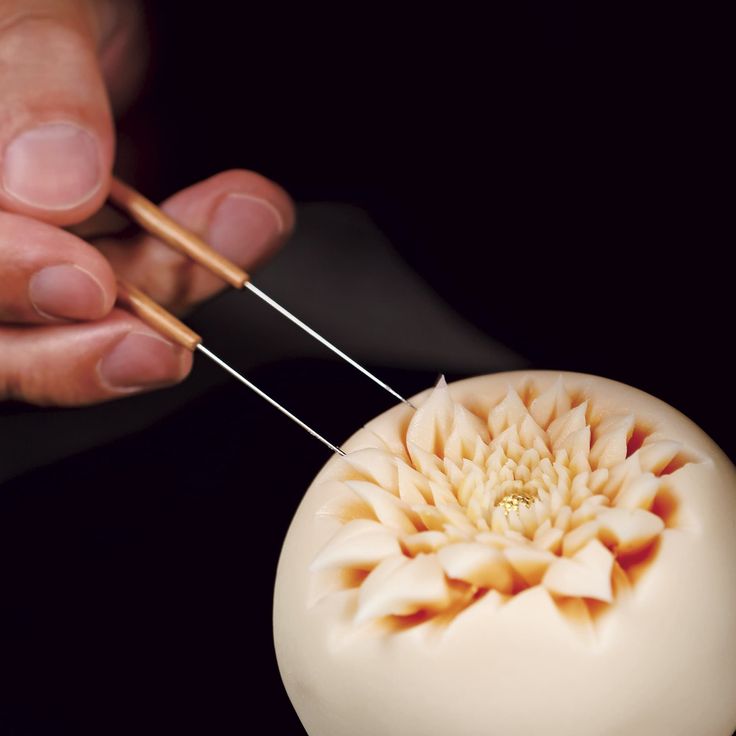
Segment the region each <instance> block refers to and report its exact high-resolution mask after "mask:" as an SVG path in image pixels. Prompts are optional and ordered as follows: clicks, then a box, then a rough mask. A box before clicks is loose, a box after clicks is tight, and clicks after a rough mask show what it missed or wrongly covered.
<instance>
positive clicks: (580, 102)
mask: <svg viewBox="0 0 736 736" xmlns="http://www.w3.org/2000/svg"><path fill="white" fill-rule="evenodd" d="M149 5H150V7H149V15H150V21H151V27H152V39H151V40H152V49H153V64H152V67H151V69H152V71H151V74H150V76H149V79H148V82H147V87H146V92H145V97H144V102H143V104H142V105H141V106H139V107H138V108H136V109H135V110H131V111H130V112H129V113H128V114H126V116H125V117H124V119H123V120H122V121H121V131H122V136H123V141H124V143H123V145H122V146H121V151H122V152H123V154H124V155H125V156H126V161H125V162H124V166H126V167H127V168H128V169H129V170H132V171H133V178H134V181H135V182H136V183H137V184H138V185H139V186H140V187H141V188H142V189H144V190H145V191H147V192H149V193H151V194H152V195H153V196H161V197H162V196H165V195H166V194H168V193H169V192H171V191H173V190H174V189H175V188H177V187H180V186H185V185H186V184H188V183H190V182H192V181H194V180H196V179H197V178H201V177H205V176H208V175H210V174H213V173H215V172H216V171H218V170H221V169H225V168H232V167H237V166H242V167H246V168H252V169H255V170H258V171H261V172H262V173H264V174H266V175H267V176H270V177H272V178H273V179H275V180H277V181H279V182H280V183H282V184H283V185H284V186H285V187H286V189H287V190H289V191H290V192H291V193H292V195H293V196H294V197H295V199H296V200H297V201H313V200H336V201H344V202H351V203H354V204H356V205H358V206H360V207H362V208H364V209H365V210H366V211H367V212H368V213H369V214H370V216H371V217H372V218H373V219H374V220H375V222H376V223H378V225H379V226H380V228H381V229H382V230H383V231H384V232H385V233H386V234H387V235H388V236H389V238H390V239H391V241H392V242H393V243H394V245H395V246H396V247H397V248H398V250H399V251H400V253H401V254H402V256H403V257H404V258H405V259H406V260H407V261H408V262H409V263H410V264H411V265H412V266H413V267H414V268H415V269H416V270H417V271H418V272H419V273H420V274H421V275H422V276H423V277H424V279H426V281H427V282H428V283H430V284H431V285H432V286H433V287H434V288H435V289H436V290H437V292H438V293H439V294H440V295H441V296H442V297H443V298H445V299H446V300H447V301H448V302H449V303H450V304H452V305H453V306H454V307H455V308H456V309H458V310H459V311H461V312H462V313H463V314H464V315H465V316H466V317H467V318H468V319H470V320H471V321H472V322H474V323H475V324H476V325H478V326H479V327H480V328H481V329H482V330H484V331H485V332H487V333H488V334H489V335H491V336H493V337H495V338H497V339H500V340H501V341H503V342H505V343H506V344H507V345H509V346H510V347H512V348H513V349H515V350H516V351H517V352H519V353H520V354H522V355H524V356H526V357H527V358H529V359H530V360H531V362H532V363H533V364H534V365H535V366H536V367H540V368H560V369H568V370H578V371H586V372H592V373H598V374H601V375H605V376H608V377H611V378H616V379H618V380H622V381H625V382H627V383H631V384H633V385H635V386H638V387H640V388H643V389H644V390H647V391H649V392H651V393H654V394H655V395H657V396H659V397H661V398H663V399H665V400H666V401H668V402H670V403H672V404H673V405H675V406H676V407H677V408H679V409H680V410H681V411H683V412H685V413H687V414H688V415H689V416H691V417H692V418H693V419H694V420H695V421H696V422H697V423H698V424H700V425H701V426H702V427H704V428H705V429H706V431H708V432H709V433H710V434H711V435H712V436H713V437H714V438H715V439H716V440H717V441H718V442H719V444H721V446H723V447H724V449H726V451H727V452H729V454H730V455H731V456H732V457H733V456H734V455H735V454H736V445H735V444H734V440H735V438H734V433H733V431H732V429H731V420H730V417H731V416H732V415H733V410H734V400H733V395H732V392H731V391H730V390H729V388H728V386H729V377H730V375H731V369H730V366H729V365H728V360H727V358H726V354H727V352H728V350H727V348H728V344H729V341H730V339H731V334H732V330H731V328H730V325H729V318H730V315H731V309H730V299H729V296H730V291H731V289H732V287H731V286H730V282H731V279H730V277H729V273H728V269H727V268H726V267H725V263H724V261H723V256H722V254H721V248H722V247H723V245H722V241H720V240H719V239H718V237H717V234H714V230H713V228H712V219H713V217H712V212H713V208H712V206H711V205H710V203H709V202H708V201H707V195H706V194H705V190H706V188H705V187H704V182H703V181H702V177H701V175H700V174H699V173H698V169H697V165H696V164H697V159H698V156H699V155H700V150H701V146H702V138H701V133H700V132H698V131H697V129H696V128H694V127H691V126H690V122H691V121H692V120H693V119H694V118H697V115H698V113H697V110H694V109H692V107H689V104H688V102H687V101H686V100H683V99H682V98H680V97H679V96H678V90H679V84H680V82H681V81H682V77H681V74H680V63H681V58H680V57H679V56H678V52H677V51H675V52H670V51H667V50H664V49H663V48H660V46H658V45H657V42H656V39H652V38H649V39H645V40H646V41H647V42H648V43H649V45H648V46H645V48H644V49H643V51H645V52H647V51H648V52H649V53H644V54H643V55H642V53H641V52H642V49H641V48H639V49H637V51H636V53H634V52H633V50H632V48H631V47H630V40H621V41H620V42H616V43H613V44H611V43H610V37H608V36H607V35H606V32H605V24H606V21H607V19H605V18H603V19H601V18H598V19H597V21H596V22H594V23H593V24H592V25H590V26H588V25H585V26H583V24H582V22H581V21H580V19H578V18H577V17H576V16H575V13H574V12H573V10H572V7H571V5H568V4H566V3H562V4H558V5H557V7H555V8H554V9H553V10H551V9H549V8H548V7H547V4H546V3H526V4H524V5H523V6H519V9H518V10H517V11H514V12H506V11H505V10H504V11H499V10H497V9H496V10H494V11H493V14H491V13H490V12H489V9H488V8H486V9H485V10H484V13H483V14H482V15H481V14H480V13H479V12H477V11H473V12H471V11H469V10H467V9H465V8H464V7H462V6H460V5H454V6H452V7H442V8H441V9H437V10H429V9H428V8H426V7H425V8H423V9H422V10H421V11H419V10H418V11H416V12H410V11H408V10H405V11H402V12H399V11H398V10H396V8H394V9H393V10H391V11H381V10H378V9H377V8H375V7H373V8H360V6H354V5H344V6H342V7H341V8H340V9H332V10H330V11H327V10H326V9H320V8H318V7H316V6H314V5H311V4H310V5H309V6H308V7H303V8H301V9H300V10H296V11H295V10H294V9H293V8H290V7H289V8H287V7H286V6H281V5H278V6H274V5H271V6H269V7H268V8H263V7H248V8H243V7H240V6H239V7H237V8H236V6H235V4H230V3H217V2H213V3H208V5H207V8H206V9H203V8H202V7H196V8H195V7H193V8H191V9H190V8H189V7H187V6H186V5H185V4H183V3H176V4H171V3H165V2H159V3H150V4H149ZM630 24H631V25H632V26H635V25H636V23H635V20H634V19H631V20H630ZM604 37H605V38H606V40H607V41H608V43H607V44H606V45H605V51H604V50H602V49H601V48H600V43H599V42H601V41H602V39H603V38H604ZM623 38H627V39H628V37H622V39H623ZM133 144H134V145H133ZM133 150H136V151H137V152H136V153H135V157H133V153H132V151H133ZM440 368H441V367H438V370H439V369H440ZM294 371H299V372H301V373H302V374H303V375H306V376H308V377H309V381H310V385H314V386H315V387H316V388H315V392H314V395H312V396H305V395H303V393H302V392H300V391H299V390H297V389H296V388H295V387H294V386H293V385H292V382H291V380H290V376H292V375H293V372H294ZM384 375H385V374H384ZM255 377H256V378H257V380H258V381H259V382H260V383H261V384H262V385H263V386H264V387H266V388H268V389H272V390H274V393H277V394H278V395H279V396H280V397H282V398H283V399H284V401H285V402H286V403H287V404H288V405H289V406H291V407H293V408H294V409H295V410H296V411H297V413H299V412H300V411H303V412H304V414H305V415H310V414H311V415H314V410H315V406H316V405H317V404H316V402H317V398H316V397H318V396H319V395H320V388H322V389H323V390H324V391H327V390H332V389H334V388H335V386H338V385H339V386H344V387H345V388H346V390H351V392H352V384H350V381H351V380H353V379H352V378H351V377H346V376H345V372H344V371H339V372H338V371H337V370H336V369H335V368H334V367H333V366H332V365H331V364H321V363H311V362H300V363H298V364H294V363H289V362H286V363H284V364H282V365H276V366H270V367H268V368H267V369H264V370H261V371H259V372H257V375H256V376H255ZM389 377H390V378H391V380H392V381H393V382H394V383H395V384H396V385H397V386H398V387H399V388H402V389H406V390H409V388H410V387H416V386H417V385H421V386H424V385H427V384H428V383H429V382H430V381H431V380H432V378H433V377H434V376H424V375H423V376H419V375H416V374H415V375H407V374H404V373H399V372H395V373H394V374H393V375H390V376H389ZM355 380H356V381H358V380H360V379H355ZM344 382H348V383H347V384H346V383H344ZM235 391H238V390H237V389H235V388H232V387H228V388H226V389H221V390H219V391H217V392H214V393H211V394H209V395H207V396H206V397H204V398H201V399H199V400H198V401H197V402H195V403H193V404H189V405H187V406H185V407H184V408H183V409H181V410H180V411H179V412H178V413H177V414H176V415H175V416H174V417H173V418H170V419H167V420H164V421H163V422H160V423H159V424H157V425H156V426H155V427H153V428H152V429H150V430H148V431H147V432H145V433H142V434H140V435H135V436H132V437H129V438H128V439H125V440H122V441H119V442H117V443H115V444H113V445H111V446H109V447H106V448H103V449H98V450H96V451H94V452H90V453H87V454H84V455H81V456H76V457H74V458H70V459H68V460H65V461H63V462H61V463H56V464H54V465H52V466H49V467H46V468H39V469H36V470H34V471H32V472H29V473H26V474H24V475H23V476H21V477H18V478H16V479H14V480H12V481H9V482H7V483H5V484H4V486H3V487H2V498H1V499H0V502H1V503H2V509H1V513H0V547H1V549H2V555H0V559H2V560H4V562H3V563H1V564H0V578H1V579H2V591H3V592H2V599H0V621H2V624H3V625H2V626H1V627H0V631H2V632H3V633H2V634H1V635H0V658H1V661H2V664H1V665H0V668H1V670H0V671H2V675H3V678H2V687H3V695H2V697H1V698H0V704H1V705H0V733H8V734H10V733H12V734H26V733H28V734H31V733H49V734H58V733H64V734H67V733H69V734H76V733H82V732H89V733H107V734H116V733H121V734H122V733H126V734H128V733H179V734H187V733H221V734H227V733H243V732H246V733H247V732H249V731H254V732H259V733H260V732H263V731H264V730H266V731H267V732H271V733H299V732H300V726H299V724H298V721H297V720H296V718H295V716H294V714H293V711H292V710H291V708H290V706H289V704H288V701H287V700H286V698H285V695H284V693H283V690H282V688H281V685H280V680H279V678H278V673H277V671H276V666H275V660H274V657H273V653H272V643H271V638H270V611H271V609H270V596H271V591H272V585H273V576H274V572H275V564H276V560H277V556H278V550H279V545H280V542H281V540H282V538H283V535H284V533H285V530H286V527H287V525H288V521H289V519H290V517H291V514H292V513H293V509H294V508H295V505H296V503H297V502H298V496H299V494H300V493H301V491H302V490H303V489H304V488H305V487H306V484H307V483H308V482H309V479H310V478H311V477H313V475H314V473H315V472H316V470H317V469H318V467H319V466H320V465H321V463H322V462H323V460H324V457H323V454H322V453H321V452H315V448H314V445H313V441H312V440H311V439H310V438H308V437H306V436H302V435H301V434H300V433H299V431H298V430H296V429H293V428H291V427H286V428H284V424H283V422H281V421H280V420H279V422H278V430H277V432H278V436H279V440H278V442H274V440H273V439H272V437H273V436H275V434H272V433H270V431H269V430H270V428H271V427H273V426H274V425H275V422H276V420H275V419H274V415H273V414H272V413H271V410H269V409H268V408H265V407H263V406H262V405H260V404H259V403H258V400H257V399H255V398H251V397H249V396H246V397H243V395H242V392H238V400H237V402H234V398H233V397H234V392H235ZM353 395H354V396H356V397H360V396H362V395H365V393H364V392H362V391H360V390H356V391H355V392H353ZM356 401H358V402H359V401H360V399H359V398H356ZM366 402H367V403H366V405H365V406H362V407H361V406H360V405H359V406H356V407H355V416H370V415H371V414H375V413H376V410H375V408H376V403H375V397H374V396H373V395H370V399H369V398H366ZM380 408H381V407H379V409H380ZM15 410H16V411H18V408H17V407H16V408H15ZM11 418H12V417H11ZM39 421H43V413H42V412H41V413H39ZM324 424H325V426H327V427H330V428H331V432H332V436H335V437H340V436H345V435H347V434H349V433H350V432H351V431H352V430H353V428H354V417H350V416H346V415H345V412H344V411H342V410H341V409H339V408H338V407H333V408H332V409H328V410H327V414H326V415H325V417H324ZM203 427H207V431H206V432H203V431H202V428H203ZM284 442H288V443H289V446H290V448H293V452H294V461H293V463H292V464H290V465H288V466H286V467H285V466H284V464H283V462H282V461H281V460H280V459H279V452H280V443H284ZM274 468H278V469H279V470H278V476H274V471H273V469H274ZM264 506H267V507H268V508H269V514H270V516H269V518H270V519H272V521H271V522H270V523H269V524H268V525H267V526H264V525H263V523H262V516H261V515H259V509H262V508H263V507H264ZM264 714H268V716H269V717H272V718H273V722H272V726H271V727H270V730H268V729H263V728H262V727H256V726H254V723H255V722H258V721H260V720H261V719H262V718H263V716H264ZM2 728H5V731H4V732H3V731H2Z"/></svg>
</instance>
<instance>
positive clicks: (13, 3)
mask: <svg viewBox="0 0 736 736" xmlns="http://www.w3.org/2000/svg"><path fill="white" fill-rule="evenodd" d="M93 12H94V11H93V4H92V3H87V2H83V1H82V0H10V1H8V2H3V3H0V67H1V68H3V70H4V72H3V74H2V75H0V152H1V154H0V156H1V157H0V208H2V209H5V210H8V211H12V212H16V213H19V214H25V215H29V216H31V217H34V218H37V219H42V220H45V221H47V222H51V223H53V224H57V225H67V224H70V223H73V222H78V221H81V220H82V219H84V218H86V217H88V216H89V215H90V214H92V212H94V211H95V210H97V209H98V208H99V207H100V206H101V205H102V203H103V201H104V199H105V196H106V194H107V181H108V178H109V171H110V169H111V166H112V159H113V149H114V133H113V124H112V117H111V113H110V105H109V102H108V97H107V92H106V90H105V85H104V82H103V79H102V74H101V72H100V68H99V64H98V59H97V42H98V38H97V37H98V35H99V33H100V26H99V24H98V23H97V22H96V19H95V17H94V16H93Z"/></svg>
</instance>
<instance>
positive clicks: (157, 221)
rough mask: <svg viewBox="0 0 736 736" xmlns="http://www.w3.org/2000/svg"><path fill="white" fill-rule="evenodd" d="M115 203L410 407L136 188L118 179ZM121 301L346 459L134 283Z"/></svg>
mask: <svg viewBox="0 0 736 736" xmlns="http://www.w3.org/2000/svg"><path fill="white" fill-rule="evenodd" d="M110 201H111V202H112V203H113V204H115V205H116V206H117V207H118V208H119V209H121V210H122V211H123V212H125V213H126V214H127V215H128V216H129V217H130V219H131V220H133V221H134V222H135V223H136V224H138V225H140V227H142V228H143V229H144V230H146V231H147V232H149V233H151V235H154V236H155V237H157V238H158V239H159V240H161V241H163V242H164V243H166V244H167V245H169V246H171V247H172V248H173V249H174V250H176V251H178V252H179V253H181V254H183V255H185V256H187V257H189V258H191V259H192V260H193V261H195V262H196V263H198V264H199V265H200V266H203V267H204V268H206V269H207V270H208V271H211V272H212V273H213V274H215V275H216V276H219V277H220V278H221V279H223V280H224V281H226V282H227V283H228V284H230V285H231V286H234V287H235V288H236V289H243V288H245V289H248V290H249V291H251V292H253V293H254V294H255V295H256V296H257V297H259V298H260V299H262V300H263V301H265V302H266V303H267V304H268V305H269V306H271V307H273V308H274V309H275V310H277V311H278V312H279V313H280V314H282V315H283V316H284V317H286V318H287V319H289V320H291V321H292V322H293V323H294V324H296V325H298V326H299V327H300V328H301V329H302V330H304V331H305V332H306V333H307V334H309V335H310V336H311V337H313V338H314V339H316V340H318V341H319V342H320V343H322V344H323V345H324V346H325V347H327V348H329V349H330V350H332V352H334V353H335V354H336V355H338V356H339V357H340V358H342V359H343V360H344V361H346V362H347V363H349V364H350V365H351V366H353V368H356V369H357V370H359V371H360V372H361V373H363V374H364V375H366V376H368V378H370V379H371V380H372V381H374V382H375V383H377V384H378V385H379V386H380V387H381V388H383V389H384V390H386V391H388V392H389V393H390V394H391V395H392V396H394V397H395V398H397V399H399V401H402V402H404V403H406V404H409V406H411V403H410V402H409V401H407V400H406V399H405V398H404V397H403V396H401V395H400V394H399V393H397V392H396V391H394V389H392V388H391V387H390V386H389V385H388V384H387V383H384V382H383V381H381V379H379V378H378V377H377V376H374V375H373V374H372V373H371V372H370V371H369V370H367V369H366V368H364V367H363V366H362V365H360V363H358V362H356V361H355V360H353V359H352V358H351V357H350V356H349V355H346V354H345V353H344V352H343V351H342V350H340V349H339V348H337V347H336V346H335V345H333V344H332V343H331V342H330V341H329V340H327V339H326V338H324V337H322V335H320V334H319V333H318V332H316V331H315V330H313V329H312V328H311V327H309V325H307V324H305V323H304V322H302V321H301V320H300V319H299V318H298V317H296V316H295V315H293V314H292V313H291V312H289V311H288V310H287V309H285V308H284V307H282V306H281V305H280V304H279V303H278V302H276V301H274V300H273V299H271V297H269V296H268V295H267V294H265V293H264V292H263V291H261V290H260V289H259V288H258V287H256V286H254V285H253V284H252V283H251V280H250V276H249V275H248V273H247V272H245V271H244V270H243V269H242V268H240V267H239V266H237V265H235V264H234V263H232V262H231V261H229V260H228V259H227V258H225V257H224V256H222V255H220V254H219V253H218V252H217V251H216V250H214V249H213V248H212V247H211V246H209V245H208V244H207V243H206V242H205V241H204V240H202V239H201V238H200V237H199V236H197V235H195V234H194V233H192V232H190V231H189V230H187V229H186V228H185V227H182V226H181V225H180V224H179V223H178V222H176V221H175V220H173V219H172V218H171V217H169V216H168V215H167V214H166V213H165V212H163V211H162V210H161V209H159V208H158V207H156V205H155V204H153V202H151V201H150V200H148V199H146V198H145V197H144V196H143V195H142V194H139V193H138V192H137V191H135V189H133V188H132V187H130V186H128V185H127V184H125V183H124V182H122V181H121V180H120V179H117V178H115V177H113V179H112V184H111V187H110ZM118 301H119V302H120V303H122V304H123V305H124V306H125V307H126V308H127V309H129V310H130V311H131V312H133V313H134V314H135V315H136V316H138V317H139V318H140V319H142V320H143V321H144V322H146V323H147V324H148V325H150V326H151V327H153V328H154V329H155V330H158V331H159V332H161V333H162V334H164V335H166V337H168V338H169V339H171V340H173V341H174V342H175V343H176V344H178V345H181V346H182V347H184V348H186V349H187V350H191V351H192V352H194V351H195V350H198V351H199V352H201V353H202V354H204V355H206V356H207V357H208V358H209V359H210V360H212V361H214V362H215V363H217V365H219V366H220V367H221V368H223V369H224V370H226V371H227V372H228V373H229V374H230V375H232V376H233V377H235V378H237V379H238V380H239V381H240V382H241V383H243V384H245V385H246V386H247V387H248V388H249V389H251V390H252V391H254V392H255V393H257V394H258V395H259V396H260V397H261V398H263V399H265V400H266V401H267V402H268V403H269V404H271V406H273V407H275V408H276V409H278V410H279V411H280V412H281V413H282V414H285V415H286V416H287V417H289V419H291V420H292V421H293V422H296V423H297V424H298V425H299V426H300V427H301V428H302V429H305V430H306V431H307V432H309V434H311V435H312V436H313V437H315V438H316V439H318V440H319V441H320V442H322V443H323V444H324V445H326V446H327V447H329V448H330V450H332V451H333V452H336V453H338V454H339V455H344V454H345V453H344V452H343V451H342V450H341V449H340V448H339V447H337V446H336V445H333V444H332V443H331V442H330V441H328V440H326V439H325V438H324V437H322V435H320V434H319V433H317V432H316V431H315V430H313V429H312V428H311V427H310V426H308V425H307V424H305V423H304V422H303V421H302V420H301V419H299V418H298V417H297V416H295V415H294V414H292V413H291V412H290V411H289V410H288V409H286V408H285V407H283V406H282V405H281V404H279V403H278V402H277V401H276V400H275V399H273V398H271V397H270V396H269V395H268V394H266V393H265V392H264V391H262V390H261V389H259V388H258V387H257V386H256V385H255V384H254V383H252V382H251V381H249V380H248V379H247V378H245V377H244V376H242V375H241V374H240V373H238V372H237V371H236V370H235V369H234V368H232V367H231V366H229V365H228V364H227V363H226V362H225V361H224V360H222V359H221V358H219V357H218V356H217V355H215V354H214V353H212V352H211V351H210V350H208V349H207V348H206V347H205V346H204V345H203V344H202V337H201V336H200V335H198V334H197V333H196V332H194V330H192V329H190V328H189V327H187V326H186V325H185V324H184V323H183V322H181V321H180V320H178V319H177V318H176V317H174V315H173V314H171V313H170V312H168V311H166V310H165V309H164V308H163V307H162V306H160V305H159V304H157V303H156V302H155V301H153V299H151V298H150V297H148V296H147V295H146V294H144V293H143V292H142V291H140V289H137V288H136V287H135V286H133V285H132V284H129V283H127V282H125V281H123V280H118Z"/></svg>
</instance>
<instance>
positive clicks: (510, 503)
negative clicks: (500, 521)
mask: <svg viewBox="0 0 736 736" xmlns="http://www.w3.org/2000/svg"><path fill="white" fill-rule="evenodd" d="M535 500H536V496H535V495H534V493H532V492H531V491H528V490H526V488H522V489H521V490H518V491H512V492H511V493H507V494H506V495H505V496H503V498H501V499H500V500H499V501H497V502H496V506H501V507H502V508H503V512H504V514H506V516H508V515H509V514H510V513H511V512H512V511H517V512H518V510H519V507H521V506H525V507H526V508H529V507H530V506H531V505H532V504H533V503H534V501H535Z"/></svg>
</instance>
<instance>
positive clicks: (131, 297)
mask: <svg viewBox="0 0 736 736" xmlns="http://www.w3.org/2000/svg"><path fill="white" fill-rule="evenodd" d="M118 303H119V304H121V305H122V306H124V307H125V308H126V309H127V310H128V311H129V312H132V313H133V314H134V315H135V316H136V317H139V318H140V319H142V320H143V321H144V322H145V323H146V324H147V325H148V326H149V327H153V329H154V330H156V331H157V332H160V333H161V334H162V335H164V336H165V337H168V338H169V340H172V341H173V342H175V343H176V344H177V345H181V346H182V347H183V348H186V349H187V350H191V351H192V352H194V351H195V350H196V349H197V345H199V343H201V342H202V338H201V337H200V336H199V335H198V334H197V333H196V332H195V331H194V330H190V329H189V328H188V327H187V326H186V325H185V324H184V323H183V322H180V321H179V320H178V319H177V318H176V317H174V315H173V314H171V313H169V312H167V311H166V310H165V309H164V308H163V307H162V306H160V305H158V304H156V302H155V301H153V299H151V297H149V296H146V295H145V294H144V293H143V292H142V291H141V290H140V289H138V288H136V287H135V286H133V284H129V283H128V282H127V281H123V280H122V279H118Z"/></svg>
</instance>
